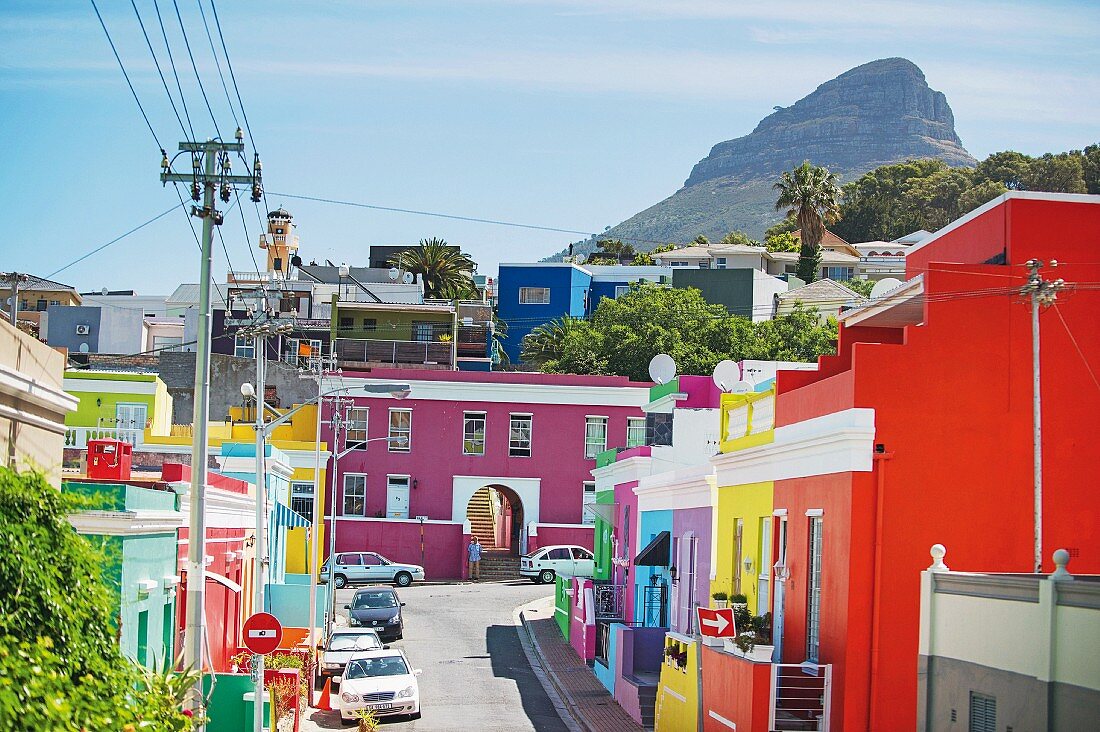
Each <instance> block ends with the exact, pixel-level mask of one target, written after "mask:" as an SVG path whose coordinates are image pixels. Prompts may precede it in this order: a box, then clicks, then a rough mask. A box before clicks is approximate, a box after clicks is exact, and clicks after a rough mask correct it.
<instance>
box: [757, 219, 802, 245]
mask: <svg viewBox="0 0 1100 732" xmlns="http://www.w3.org/2000/svg"><path fill="white" fill-rule="evenodd" d="M794 231H798V216H797V215H796V214H793V213H790V214H787V215H786V216H784V217H783V219H782V220H781V221H780V222H779V223H777V224H772V225H771V226H769V227H768V228H767V229H766V230H765V231H764V240H765V241H767V240H768V239H770V238H772V237H773V236H779V235H780V234H789V233H791V232H794Z"/></svg>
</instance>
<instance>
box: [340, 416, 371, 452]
mask: <svg viewBox="0 0 1100 732" xmlns="http://www.w3.org/2000/svg"><path fill="white" fill-rule="evenodd" d="M369 414H370V409H369V408H367V407H352V408H351V409H349V410H348V419H347V425H348V430H347V432H346V433H345V438H344V439H345V442H346V444H347V446H348V447H350V448H352V449H355V450H366V449H367V416H368V415H369Z"/></svg>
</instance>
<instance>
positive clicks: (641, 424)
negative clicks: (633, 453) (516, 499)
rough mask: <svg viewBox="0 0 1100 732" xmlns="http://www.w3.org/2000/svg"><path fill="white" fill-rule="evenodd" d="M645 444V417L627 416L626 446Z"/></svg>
mask: <svg viewBox="0 0 1100 732" xmlns="http://www.w3.org/2000/svg"><path fill="white" fill-rule="evenodd" d="M643 445H645V417H627V418H626V446H627V447H641V446H643Z"/></svg>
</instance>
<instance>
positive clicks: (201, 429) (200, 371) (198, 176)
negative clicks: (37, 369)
mask: <svg viewBox="0 0 1100 732" xmlns="http://www.w3.org/2000/svg"><path fill="white" fill-rule="evenodd" d="M243 138H244V134H243V133H242V132H241V129H240V128H239V127H238V128H237V134H236V141H235V142H221V141H219V140H207V141H206V142H181V143H180V144H179V150H180V152H179V153H178V154H177V155H176V157H179V155H183V154H185V153H186V154H189V156H190V158H191V171H190V172H189V173H175V172H173V171H172V161H171V160H169V159H168V155H167V154H165V155H164V156H163V158H162V160H161V162H160V167H161V174H160V180H161V183H163V184H165V185H167V184H168V183H186V184H188V185H189V186H190V190H191V199H192V200H194V201H198V200H199V198H200V197H201V198H202V208H199V207H198V206H192V207H191V215H192V216H195V217H198V218H200V219H202V242H201V245H200V246H201V250H202V255H201V261H200V266H199V329H198V334H197V338H196V345H195V351H196V353H195V409H194V415H195V416H194V438H193V441H192V443H191V454H192V458H191V505H190V515H189V519H188V527H187V532H188V533H187V539H188V542H187V609H186V623H185V626H186V627H185V629H184V647H183V665H184V667H185V668H187V669H190V670H194V671H198V672H199V676H198V680H197V681H196V684H195V686H194V687H193V688H192V692H193V693H192V697H191V702H190V705H191V708H193V709H199V708H201V707H202V699H203V688H202V683H203V682H202V673H203V645H204V642H205V606H206V562H205V556H206V466H207V462H208V460H209V448H208V445H207V437H206V435H207V425H208V423H209V419H210V269H211V266H212V256H213V238H214V226H215V225H219V226H220V225H221V223H222V214H221V212H219V211H218V210H217V209H216V208H215V206H214V194H215V192H218V189H219V188H220V194H221V199H222V201H225V202H228V201H229V199H230V196H231V191H232V187H233V186H237V185H242V186H251V188H252V200H253V201H259V200H260V198H261V197H262V192H263V189H262V184H261V180H260V160H259V156H256V157H255V161H254V164H253V173H252V175H232V174H231V173H230V170H231V168H232V163H231V159H230V157H229V153H238V154H240V153H241V152H243V151H244V144H243V142H242V140H243Z"/></svg>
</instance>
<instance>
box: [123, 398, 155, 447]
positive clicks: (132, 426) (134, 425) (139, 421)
mask: <svg viewBox="0 0 1100 732" xmlns="http://www.w3.org/2000/svg"><path fill="white" fill-rule="evenodd" d="M147 410H148V407H147V406H146V405H144V404H116V405H115V427H116V428H117V429H118V430H120V431H119V433H118V434H119V437H118V439H120V440H123V441H125V442H129V443H134V442H135V441H136V434H137V433H135V432H122V431H121V430H138V431H142V430H144V429H145V419H146V414H147Z"/></svg>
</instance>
